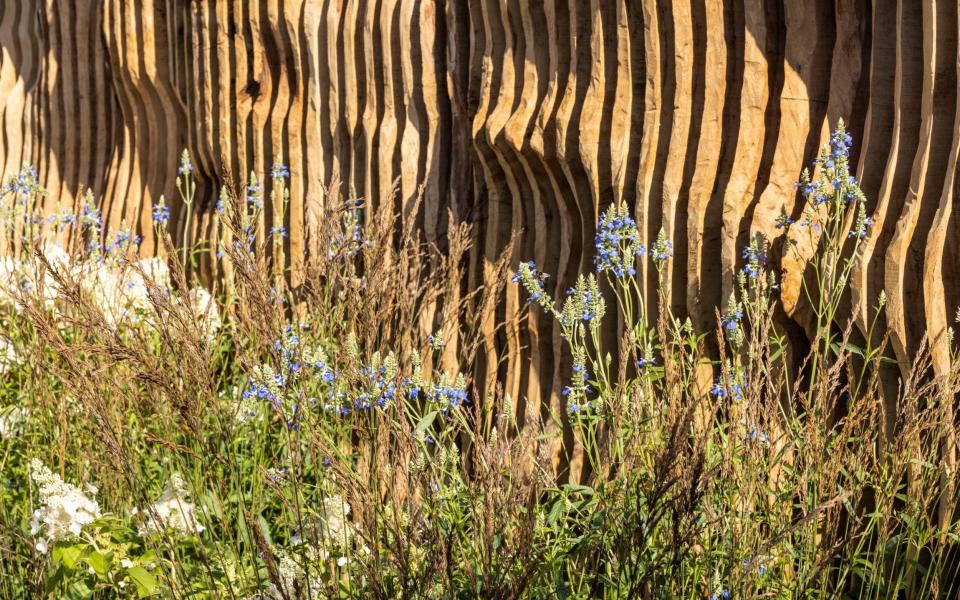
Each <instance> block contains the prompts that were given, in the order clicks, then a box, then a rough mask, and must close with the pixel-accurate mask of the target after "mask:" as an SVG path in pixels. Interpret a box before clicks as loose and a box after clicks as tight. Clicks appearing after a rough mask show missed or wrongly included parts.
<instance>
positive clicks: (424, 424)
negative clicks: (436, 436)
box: [413, 410, 440, 440]
mask: <svg viewBox="0 0 960 600" xmlns="http://www.w3.org/2000/svg"><path fill="white" fill-rule="evenodd" d="M438 414H440V411H437V410H432V411H430V412H428V413H427V414H425V415H423V416H422V417H421V418H420V421H419V422H418V423H417V427H416V429H414V430H413V437H415V438H416V439H418V440H419V439H420V438H422V437H423V432H424V431H426V430H427V428H428V427H430V426H431V425H433V420H434V419H436V418H437V415H438Z"/></svg>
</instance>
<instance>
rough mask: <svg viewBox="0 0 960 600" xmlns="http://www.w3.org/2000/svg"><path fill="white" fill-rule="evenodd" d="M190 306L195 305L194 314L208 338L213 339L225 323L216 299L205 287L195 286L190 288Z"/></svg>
mask: <svg viewBox="0 0 960 600" xmlns="http://www.w3.org/2000/svg"><path fill="white" fill-rule="evenodd" d="M190 306H192V307H193V311H194V315H195V316H196V318H197V320H198V322H199V323H200V328H201V329H202V330H203V331H204V332H205V333H206V336H207V339H208V340H212V339H213V337H214V336H215V335H216V334H217V331H219V330H220V326H221V325H222V324H223V323H222V321H221V319H220V309H219V308H217V301H216V299H215V298H214V297H213V295H212V294H210V292H208V291H207V290H206V289H205V288H202V287H195V288H193V289H192V290H190Z"/></svg>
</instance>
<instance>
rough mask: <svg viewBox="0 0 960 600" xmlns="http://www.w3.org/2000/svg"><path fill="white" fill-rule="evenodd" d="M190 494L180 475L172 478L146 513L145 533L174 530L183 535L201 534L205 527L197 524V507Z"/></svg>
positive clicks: (175, 474) (174, 475) (177, 474)
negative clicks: (190, 499) (191, 500)
mask: <svg viewBox="0 0 960 600" xmlns="http://www.w3.org/2000/svg"><path fill="white" fill-rule="evenodd" d="M189 498H190V492H189V490H188V489H187V485H186V482H185V481H184V480H183V478H182V477H181V476H180V474H179V473H174V474H173V475H171V476H170V481H169V482H168V483H167V489H165V490H164V491H163V494H162V495H161V496H160V498H159V499H158V500H157V501H156V502H154V503H153V504H152V505H151V506H150V508H149V509H148V510H147V511H146V513H147V520H146V523H145V524H144V526H143V530H142V531H143V532H144V533H156V532H159V531H164V530H166V529H173V530H176V531H180V532H183V533H200V532H202V531H203V530H204V526H203V525H201V524H200V523H198V522H197V516H196V506H195V505H194V504H193V503H192V502H190V501H189Z"/></svg>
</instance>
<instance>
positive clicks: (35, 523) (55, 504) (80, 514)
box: [30, 459, 100, 553]
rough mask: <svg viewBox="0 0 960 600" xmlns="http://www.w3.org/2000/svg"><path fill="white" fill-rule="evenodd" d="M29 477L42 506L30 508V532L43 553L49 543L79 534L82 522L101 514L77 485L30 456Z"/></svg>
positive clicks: (96, 505) (86, 522) (92, 501)
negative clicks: (63, 478)
mask: <svg viewBox="0 0 960 600" xmlns="http://www.w3.org/2000/svg"><path fill="white" fill-rule="evenodd" d="M30 477H31V478H32V479H33V481H34V483H36V484H37V487H39V489H40V491H39V495H40V502H41V504H42V506H41V508H38V509H37V510H35V511H33V518H32V519H31V520H30V533H31V534H32V535H35V536H38V539H37V543H36V548H37V550H38V551H40V552H42V553H46V552H47V550H48V549H49V546H50V544H52V543H56V542H57V541H59V540H62V539H65V538H67V537H70V536H77V535H80V531H81V530H82V529H83V527H84V526H85V525H88V524H90V523H92V522H93V521H94V520H96V519H97V518H99V517H100V505H99V504H97V501H96V500H94V499H93V498H90V497H87V495H86V494H84V493H83V492H82V491H80V488H78V487H76V486H74V485H71V484H69V483H66V482H64V481H63V480H62V479H60V477H59V476H58V475H56V474H54V473H53V471H51V470H50V469H48V468H47V467H46V466H45V465H44V464H43V463H42V462H40V461H39V460H37V459H33V461H31V463H30Z"/></svg>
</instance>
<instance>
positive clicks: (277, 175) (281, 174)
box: [270, 162, 290, 179]
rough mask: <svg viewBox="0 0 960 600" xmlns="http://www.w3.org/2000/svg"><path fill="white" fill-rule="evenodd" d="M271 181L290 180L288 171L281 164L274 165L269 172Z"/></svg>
mask: <svg viewBox="0 0 960 600" xmlns="http://www.w3.org/2000/svg"><path fill="white" fill-rule="evenodd" d="M270 177H271V179H290V171H289V170H288V169H287V166H286V165H285V164H283V163H279V162H278V163H276V164H275V165H273V169H272V170H271V171H270Z"/></svg>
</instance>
